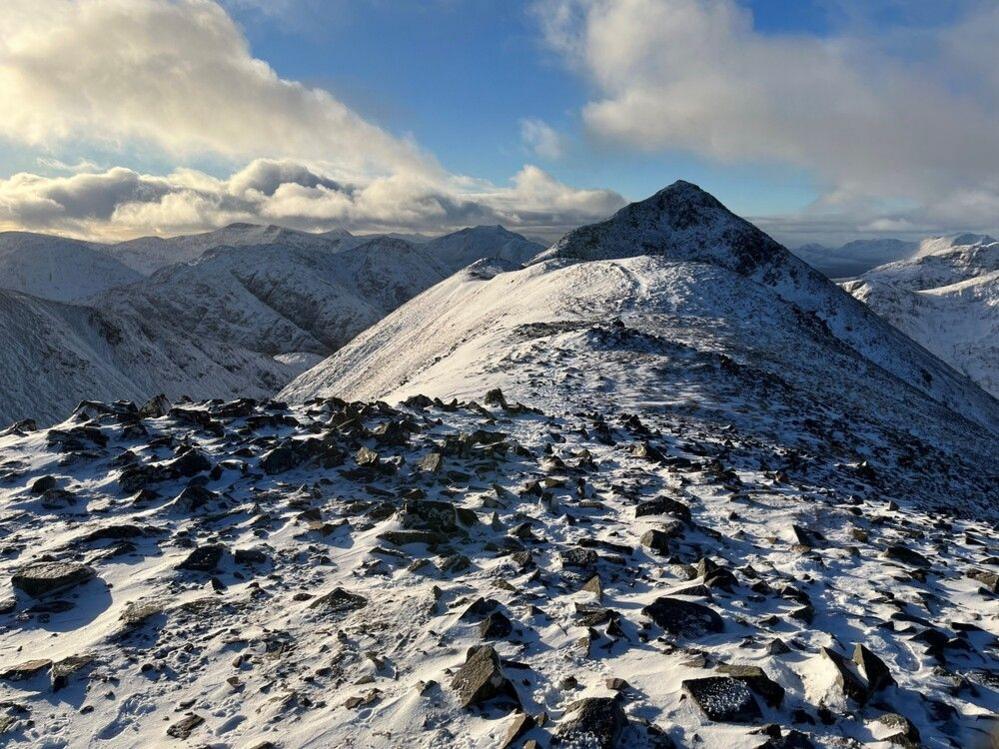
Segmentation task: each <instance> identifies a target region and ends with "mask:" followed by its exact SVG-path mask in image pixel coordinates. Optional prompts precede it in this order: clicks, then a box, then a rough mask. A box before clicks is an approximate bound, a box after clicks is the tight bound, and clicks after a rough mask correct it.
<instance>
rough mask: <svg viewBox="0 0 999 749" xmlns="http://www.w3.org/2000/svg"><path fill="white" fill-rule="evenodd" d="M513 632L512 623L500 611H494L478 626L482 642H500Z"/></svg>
mask: <svg viewBox="0 0 999 749" xmlns="http://www.w3.org/2000/svg"><path fill="white" fill-rule="evenodd" d="M512 632H513V623H512V622H511V621H510V619H509V618H508V617H507V616H506V615H505V614H504V613H503V612H502V611H494V612H492V613H491V614H489V615H488V616H487V617H486V618H485V619H483V620H482V622H481V623H480V624H479V634H480V635H481V636H482V639H484V640H502V639H503V638H505V637H509V636H510V634H511V633H512Z"/></svg>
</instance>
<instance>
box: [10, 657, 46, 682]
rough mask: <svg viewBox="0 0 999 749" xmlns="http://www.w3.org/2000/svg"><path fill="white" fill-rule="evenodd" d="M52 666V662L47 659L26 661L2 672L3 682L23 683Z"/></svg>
mask: <svg viewBox="0 0 999 749" xmlns="http://www.w3.org/2000/svg"><path fill="white" fill-rule="evenodd" d="M51 665H52V661H50V660H49V659H47V658H36V659H35V660H30V661H24V662H23V663H18V664H17V665H16V666H11V667H10V668H7V669H5V670H3V671H0V680H2V681H23V680H25V679H30V678H32V677H33V676H36V675H37V674H40V673H41V672H42V671H44V670H45V669H47V668H48V667H49V666H51Z"/></svg>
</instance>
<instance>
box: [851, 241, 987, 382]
mask: <svg viewBox="0 0 999 749" xmlns="http://www.w3.org/2000/svg"><path fill="white" fill-rule="evenodd" d="M843 288H844V289H846V290H847V291H848V292H850V293H851V294H853V295H854V296H855V297H856V298H857V299H859V300H861V301H862V302H864V303H865V304H867V305H868V306H869V307H870V308H871V309H873V310H874V311H875V312H877V313H878V314H879V315H881V316H882V317H883V318H885V319H886V320H888V321H889V322H890V323H892V325H894V326H895V327H897V328H898V329H899V330H901V331H902V332H903V333H905V334H906V335H908V336H909V337H910V338H912V339H913V340H914V341H917V342H918V343H920V344H921V345H922V346H924V347H925V348H926V349H928V350H929V351H932V352H933V353H934V354H936V355H937V356H939V357H940V358H941V359H943V360H944V361H945V362H947V363H948V364H950V365H951V366H952V367H954V368H955V369H957V370H958V371H960V372H963V373H964V374H966V375H967V376H968V377H970V378H971V379H972V380H974V381H975V382H977V383H978V384H979V385H981V387H982V388H983V389H984V390H986V391H987V392H989V393H991V394H992V395H993V396H996V397H999V242H997V241H996V240H995V239H992V238H991V237H987V236H977V235H961V236H959V237H941V238H936V239H929V240H925V241H924V242H922V244H921V245H920V248H919V250H918V251H917V252H916V254H915V255H914V256H913V257H912V258H910V259H909V260H904V261H900V262H896V263H890V264H888V265H883V266H880V267H878V268H875V269H874V270H871V271H868V272H867V273H865V274H864V275H862V276H861V277H860V278H858V279H855V280H852V281H847V282H845V283H844V284H843Z"/></svg>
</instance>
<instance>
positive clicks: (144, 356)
mask: <svg viewBox="0 0 999 749" xmlns="http://www.w3.org/2000/svg"><path fill="white" fill-rule="evenodd" d="M0 334H2V340H3V342H4V351H3V366H2V367H0V423H3V424H9V423H10V422H12V421H16V420H20V419H25V418H31V419H35V420H37V421H38V422H39V423H46V424H51V423H52V422H54V421H57V420H59V419H62V418H64V417H65V416H66V414H67V413H69V412H70V411H71V410H72V409H73V407H75V406H76V404H78V403H79V402H80V401H81V400H106V401H112V400H118V399H122V398H124V399H131V400H134V401H137V402H139V403H142V402H144V401H145V400H146V399H148V398H150V397H151V396H153V395H155V394H156V393H160V392H168V393H170V394H171V395H172V396H173V397H174V398H176V397H179V396H181V395H189V396H191V397H194V398H209V397H230V398H231V397H236V396H238V395H247V396H251V397H264V396H267V395H270V394H272V393H274V392H275V390H277V389H278V388H280V387H281V385H283V384H284V383H286V382H288V380H289V379H290V378H291V377H293V376H294V375H295V374H296V373H298V372H299V371H301V366H295V365H289V364H284V363H282V362H280V361H276V360H275V359H274V358H272V357H270V356H268V355H266V354H262V353H260V352H254V351H249V350H247V349H244V348H240V347H237V346H233V345H230V344H228V343H226V342H223V341H218V340H205V339H199V338H197V337H194V336H190V335H188V334H187V331H185V330H184V329H183V327H182V326H178V325H161V324H157V321H154V320H148V319H144V318H143V317H142V313H141V311H138V310H137V311H134V312H129V313H127V314H118V313H116V312H115V311H113V310H102V309H96V308H94V307H88V306H83V305H75V304H63V303H59V302H53V301H49V300H44V299H39V298H37V297H32V296H28V295H26V294H19V293H15V292H7V291H0Z"/></svg>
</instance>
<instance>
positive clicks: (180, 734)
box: [167, 713, 205, 739]
mask: <svg viewBox="0 0 999 749" xmlns="http://www.w3.org/2000/svg"><path fill="white" fill-rule="evenodd" d="M204 722H205V719H204V718H202V717H201V716H200V715H195V714H193V713H192V714H191V715H188V716H187V717H186V718H181V719H180V720H178V721H177V722H176V723H174V724H173V725H172V726H170V727H169V728H168V729H167V736H172V737H173V738H175V739H186V738H188V737H189V736H190V735H191V734H192V733H193V732H194V729H195V728H197V727H198V726H200V725H201V724H202V723H204Z"/></svg>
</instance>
